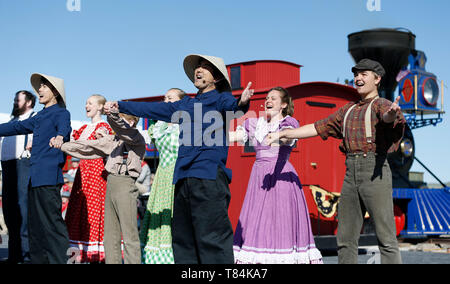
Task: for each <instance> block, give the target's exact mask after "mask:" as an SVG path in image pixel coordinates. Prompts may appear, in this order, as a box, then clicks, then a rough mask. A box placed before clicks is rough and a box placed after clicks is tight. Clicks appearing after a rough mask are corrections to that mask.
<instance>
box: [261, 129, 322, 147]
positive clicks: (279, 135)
mask: <svg viewBox="0 0 450 284" xmlns="http://www.w3.org/2000/svg"><path fill="white" fill-rule="evenodd" d="M317 135H318V133H317V130H316V128H315V126H314V124H307V125H304V126H302V127H299V128H294V129H284V130H281V131H280V132H273V133H269V134H268V135H267V136H266V144H267V145H271V144H273V143H279V141H280V140H281V141H283V140H290V139H304V138H310V137H315V136H317Z"/></svg>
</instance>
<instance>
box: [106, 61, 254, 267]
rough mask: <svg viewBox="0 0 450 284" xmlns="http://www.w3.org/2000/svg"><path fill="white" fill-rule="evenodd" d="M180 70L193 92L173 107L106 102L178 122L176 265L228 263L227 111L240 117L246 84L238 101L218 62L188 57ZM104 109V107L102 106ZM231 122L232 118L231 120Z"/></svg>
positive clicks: (247, 91) (230, 256)
mask: <svg viewBox="0 0 450 284" xmlns="http://www.w3.org/2000/svg"><path fill="white" fill-rule="evenodd" d="M183 65H184V70H185V72H186V75H187V76H188V77H189V79H190V80H191V81H192V82H193V83H194V86H195V87H196V88H197V89H198V93H197V95H196V96H195V97H194V98H191V97H188V96H185V97H184V98H183V99H181V100H179V101H177V102H173V103H170V102H169V103H158V102H154V103H146V102H118V103H117V102H110V104H109V106H111V107H119V111H120V112H123V113H128V114H133V115H136V116H140V117H148V118H151V119H155V120H162V121H166V122H174V123H180V121H179V120H178V119H173V120H172V115H173V114H175V113H177V112H178V111H181V113H178V115H176V116H174V118H176V117H181V118H182V120H183V123H182V124H181V125H180V138H181V139H180V140H179V142H180V147H179V150H178V158H177V161H176V165H175V173H174V178H173V183H174V184H175V200H174V212H173V222H172V234H173V240H172V245H173V253H174V258H175V263H207V264H215V263H230V264H231V263H233V262H234V256H233V229H232V227H231V222H230V219H229V217H228V206H229V202H230V189H229V186H228V184H229V183H230V181H231V170H230V169H227V168H226V167H225V165H226V162H227V155H228V145H227V141H226V139H227V135H226V131H227V126H228V125H227V121H226V119H224V118H225V117H226V116H227V114H229V113H228V112H232V113H234V112H238V111H240V114H242V115H243V114H244V113H245V112H247V110H248V108H249V101H250V97H251V95H252V94H253V91H252V90H250V89H249V88H250V84H249V86H247V88H246V89H245V90H244V92H243V94H242V96H241V98H240V99H239V100H237V99H236V98H234V96H233V95H232V94H231V92H230V90H231V84H230V79H229V77H228V72H227V69H226V67H225V63H224V61H223V59H222V58H218V57H214V56H207V55H198V54H193V55H189V56H187V57H186V58H185V59H184V64H183ZM107 106H108V103H107ZM233 118H236V116H234V117H233Z"/></svg>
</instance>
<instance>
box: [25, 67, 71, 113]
mask: <svg viewBox="0 0 450 284" xmlns="http://www.w3.org/2000/svg"><path fill="white" fill-rule="evenodd" d="M41 78H45V79H46V80H47V81H48V82H49V83H50V84H52V86H53V87H54V88H55V89H56V90H57V91H58V93H59V94H60V95H61V98H62V100H63V101H64V104H65V105H67V103H66V92H65V90H64V80H63V79H60V78H56V77H53V76H49V75H45V74H40V73H33V74H32V75H31V79H30V80H31V86H33V89H34V91H35V92H36V94H39V88H40V86H41Z"/></svg>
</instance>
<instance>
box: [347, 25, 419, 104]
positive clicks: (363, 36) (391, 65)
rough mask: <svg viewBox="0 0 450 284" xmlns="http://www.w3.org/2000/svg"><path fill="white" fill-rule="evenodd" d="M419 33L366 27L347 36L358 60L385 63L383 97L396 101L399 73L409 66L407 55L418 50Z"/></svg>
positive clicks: (381, 87) (381, 94)
mask: <svg viewBox="0 0 450 284" xmlns="http://www.w3.org/2000/svg"><path fill="white" fill-rule="evenodd" d="M415 42H416V36H415V35H414V34H413V33H411V32H410V31H408V32H405V31H400V30H398V29H373V30H364V31H361V32H356V33H352V34H349V35H348V50H349V52H350V54H351V55H352V57H353V59H354V60H355V62H358V61H360V60H361V59H363V58H369V59H372V60H376V61H378V62H380V63H381V65H383V67H384V69H385V70H386V75H385V76H384V77H383V79H382V80H381V86H380V90H379V93H380V96H381V97H384V98H386V99H388V100H391V101H393V98H394V90H395V88H396V86H397V81H396V76H397V74H398V72H400V70H401V69H402V68H403V67H406V66H407V65H408V56H409V54H410V53H411V52H412V51H413V50H415Z"/></svg>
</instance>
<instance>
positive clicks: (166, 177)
mask: <svg viewBox="0 0 450 284" xmlns="http://www.w3.org/2000/svg"><path fill="white" fill-rule="evenodd" d="M148 131H149V134H150V137H151V138H152V141H153V143H155V146H156V148H157V149H158V152H159V165H158V169H157V170H156V174H155V178H154V180H153V184H152V187H151V191H150V195H149V198H148V203H147V210H146V212H145V217H144V220H143V222H142V224H141V232H140V239H141V246H142V248H143V250H142V262H143V263H145V264H171V263H174V258H173V250H172V230H171V225H172V215H173V199H174V189H175V185H173V184H172V182H173V172H174V169H175V162H176V160H177V156H178V143H179V142H178V136H179V133H180V131H179V125H178V124H172V125H169V124H168V123H167V122H163V121H158V122H156V123H155V124H153V125H151V126H150V127H149V130H148Z"/></svg>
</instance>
